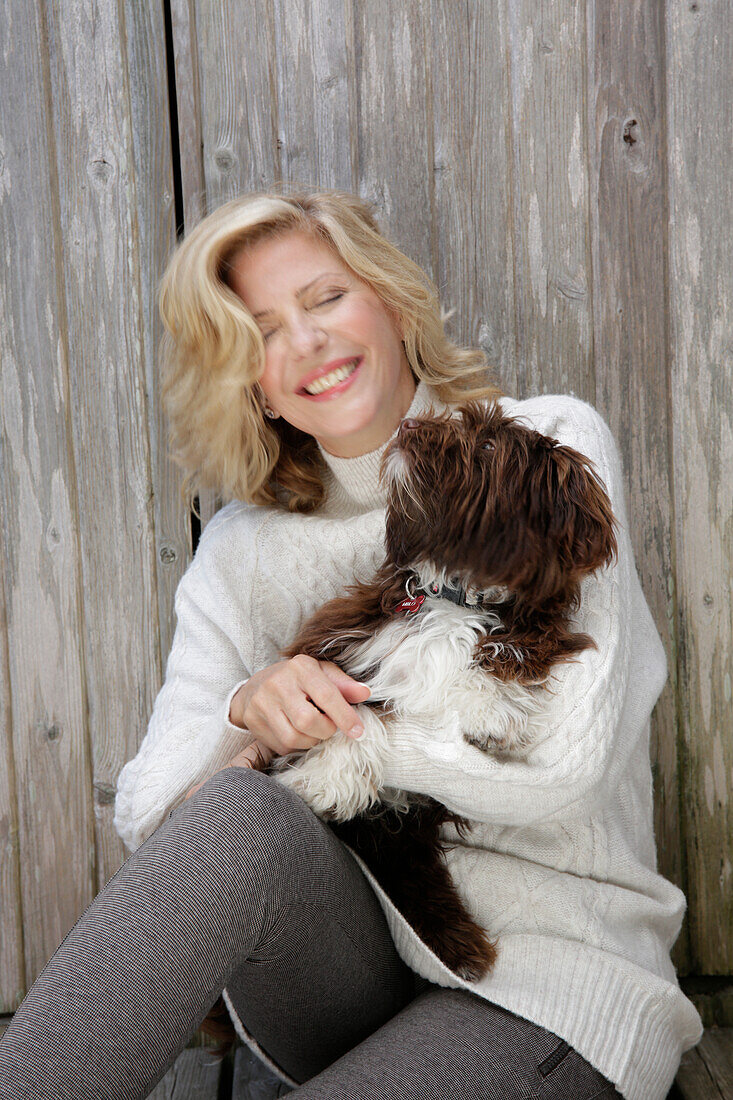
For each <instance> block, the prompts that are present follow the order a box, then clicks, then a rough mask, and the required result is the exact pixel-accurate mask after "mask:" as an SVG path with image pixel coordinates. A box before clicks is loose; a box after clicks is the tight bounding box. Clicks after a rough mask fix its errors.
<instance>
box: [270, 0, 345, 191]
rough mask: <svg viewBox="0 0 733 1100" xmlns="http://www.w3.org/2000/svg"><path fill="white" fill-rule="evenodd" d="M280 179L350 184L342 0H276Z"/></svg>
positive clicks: (309, 184) (308, 184)
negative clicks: (313, 0) (316, 1)
mask: <svg viewBox="0 0 733 1100" xmlns="http://www.w3.org/2000/svg"><path fill="white" fill-rule="evenodd" d="M272 13H273V14H272V18H273V31H274V46H275V53H274V59H275V80H276V96H277V143H278V151H279V159H280V164H279V177H280V178H281V179H283V180H287V181H288V182H290V183H293V184H295V185H301V186H304V187H314V186H315V187H328V188H331V187H342V188H345V189H347V190H350V189H351V186H352V181H353V179H354V178H355V174H356V172H355V168H356V148H355V141H354V136H355V127H354V121H355V120H354V110H355V94H354V93H355V89H354V85H353V81H351V80H350V79H349V76H350V73H349V69H350V66H349V57H350V55H352V56H353V40H352V36H353V28H352V26H351V23H350V20H349V5H347V4H344V3H343V2H342V0H318V3H316V4H314V3H313V2H312V0H273V8H272Z"/></svg>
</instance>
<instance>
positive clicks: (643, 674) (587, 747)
mask: <svg viewBox="0 0 733 1100" xmlns="http://www.w3.org/2000/svg"><path fill="white" fill-rule="evenodd" d="M546 400H547V401H548V402H553V401H554V402H556V403H558V406H559V408H560V410H561V411H560V415H559V416H557V417H556V418H555V419H554V420H553V423H552V425H551V426H550V428H549V429H548V427H547V426H546V425H545V424H542V426H541V427H540V430H542V431H546V432H547V434H549V435H552V436H554V437H555V438H556V439H558V440H559V441H560V442H561V443H565V444H567V445H569V446H572V447H575V448H576V449H577V450H578V451H580V452H581V453H583V454H585V455H587V456H588V458H590V459H591V460H592V462H593V463H594V465H595V468H596V471H597V473H598V474H599V476H600V477H601V478H602V480H603V482H604V484H605V486H606V490H607V492H608V495H609V498H610V501H611V506H612V508H613V511H614V514H615V516H616V518H617V520H618V528H617V541H618V558H617V560H616V561H615V562H612V563H611V564H610V565H608V566H606V567H604V568H603V569H601V570H598V571H596V573H594V574H592V575H591V576H589V577H586V578H585V579H584V580H583V582H582V583H581V603H580V607H579V609H578V611H577V612H576V614H575V617H574V623H575V625H576V628H577V629H579V630H584V631H587V632H588V633H589V634H590V635H591V637H592V638H593V639H594V641H595V642H596V644H597V647H598V648H597V649H587V650H584V651H583V652H582V653H581V654H579V655H578V656H577V657H576V659H575V660H574V661H572V662H571V661H567V662H563V663H562V664H560V665H558V666H557V667H556V670H555V672H554V674H553V677H552V684H551V686H552V694H548V695H547V696H546V698H547V720H546V734H545V735H544V736H542V737H541V738H540V739H539V740H538V741H537V743H536V744H535V746H534V748H533V749H532V751H531V752H530V753H529V754H528V755H527V757H526V758H525V759H523V760H510V761H499V760H497V759H496V758H494V757H492V756H491V755H489V754H487V753H485V752H483V751H482V750H481V749H479V748H477V747H476V746H473V745H470V744H468V743H467V742H465V741H464V740H463V738H462V736H461V732H460V730H458V729H456V730H455V731H452V732H451V736H450V737H449V738H448V739H447V740H446V738H445V737H444V736H443V737H433V738H431V737H430V735H429V732H427V733H426V731H425V730H418V729H417V728H416V729H408V728H405V726H404V725H402V724H401V725H400V728H399V729H398V730H396V731H395V735H394V737H393V738H392V739H391V747H392V752H391V753H390V759H389V762H388V767H387V773H386V777H385V784H386V785H388V786H390V787H397V788H401V789H403V790H407V791H417V792H420V793H423V794H428V795H431V796H432V797H433V798H435V799H437V800H438V801H439V802H441V803H442V804H443V805H445V806H447V807H448V808H449V809H450V810H453V811H455V812H457V813H460V814H462V815H464V816H465V817H467V818H468V819H469V820H474V821H481V822H489V823H497V824H505V825H531V824H533V823H535V822H539V821H542V820H549V819H552V818H562V819H567V818H568V817H572V816H574V815H575V814H578V815H581V814H583V813H587V811H588V807H589V806H590V807H591V808H596V807H599V806H600V805H601V804H602V802H603V801H604V800H605V797H606V796H607V795H608V793H609V791H611V790H612V789H613V787H614V785H615V784H616V782H617V781H618V777H619V775H620V774H621V773H622V772H623V770H624V769H625V767H626V766H627V765H628V760H629V757H630V755H631V753H632V752H633V750H634V747H635V744H636V743H637V741H638V739H639V737H641V736H642V735H643V734H644V732H645V730H646V728H647V726H648V721H649V717H650V714H651V710H652V708H653V706H654V703H655V702H656V699H657V698H658V696H659V694H660V692H661V690H662V687H663V685H664V682H665V680H666V677H667V668H666V656H665V651H664V647H663V645H662V642H661V639H660V638H659V635H658V633H657V631H656V628H655V626H654V623H653V620H652V618H651V614H650V612H649V609H648V607H647V605H646V602H645V600H644V596H643V593H642V590H641V586H640V584H639V579H638V575H637V573H636V568H635V565H634V560H633V551H632V548H631V543H630V539H629V534H628V528H627V520H626V507H625V501H624V488H623V472H622V465H621V459H620V456H619V451H618V447H617V445H616V442H615V440H614V438H613V435H612V433H611V431H610V429H609V428H608V425H607V424H606V423H605V421H604V420H603V418H602V417H601V416H600V414H599V413H598V412H596V410H595V409H593V408H592V406H590V405H588V404H586V403H585V402H583V401H580V400H579V399H577V398H569V397H564V398H557V397H555V398H547V399H546ZM533 426H535V427H539V426H540V425H539V424H537V423H536V424H534V425H533ZM630 676H633V677H634V679H635V682H634V685H633V687H634V691H629V681H630Z"/></svg>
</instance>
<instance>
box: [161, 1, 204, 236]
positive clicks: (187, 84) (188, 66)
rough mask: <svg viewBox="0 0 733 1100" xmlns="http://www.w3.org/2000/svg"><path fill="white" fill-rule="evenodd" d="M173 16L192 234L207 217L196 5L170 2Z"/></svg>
mask: <svg viewBox="0 0 733 1100" xmlns="http://www.w3.org/2000/svg"><path fill="white" fill-rule="evenodd" d="M170 12H171V34H172V36H173V64H174V70H175V73H174V75H175V94H176V113H177V116H178V130H177V139H178V153H179V168H180V174H181V188H182V192H183V196H182V197H183V229H184V230H185V231H186V232H188V230H190V229H192V228H193V227H194V225H196V223H197V222H199V221H200V220H201V218H203V216H204V214H205V213H206V186H205V183H204V164H203V157H202V152H203V148H202V146H203V138H202V134H201V90H200V87H199V44H198V39H197V26H196V2H195V0H170Z"/></svg>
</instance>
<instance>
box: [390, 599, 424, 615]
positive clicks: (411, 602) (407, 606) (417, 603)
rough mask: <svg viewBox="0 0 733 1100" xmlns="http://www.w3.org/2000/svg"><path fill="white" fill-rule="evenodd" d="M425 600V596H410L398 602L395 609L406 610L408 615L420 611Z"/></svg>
mask: <svg viewBox="0 0 733 1100" xmlns="http://www.w3.org/2000/svg"><path fill="white" fill-rule="evenodd" d="M424 602H425V597H424V596H413V597H412V598H410V597H409V596H408V597H407V599H404V600H402V601H401V602H400V603H398V604H397V607H396V608H395V611H405V612H406V613H407V614H408V615H411V614H412V613H413V612H415V611H419V609H420V608H421V607H422V605H423V603H424Z"/></svg>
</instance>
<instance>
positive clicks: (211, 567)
mask: <svg viewBox="0 0 733 1100" xmlns="http://www.w3.org/2000/svg"><path fill="white" fill-rule="evenodd" d="M206 541H207V542H208V541H209V540H206ZM212 559H213V560H212ZM215 569H216V565H215V555H212V553H211V549H210V548H209V547H208V545H204V540H203V539H202V541H201V542H200V543H199V547H198V549H197V553H196V555H195V556H194V559H193V561H192V562H191V564H190V566H189V568H188V570H187V571H186V573H184V575H183V577H182V578H181V580H180V582H179V585H178V588H177V590H176V595H175V602H174V607H175V611H176V618H177V625H176V630H175V633H174V637H173V644H172V646H171V650H170V654H169V656H168V661H167V665H166V672H165V680H164V683H163V685H162V687H161V689H160V691H159V693H158V695H157V697H156V700H155V704H154V707H153V712H152V715H151V718H150V722H149V724H148V729H147V733H146V735H145V737H144V739H143V742H142V744H141V745H140V748H139V750H138V753H137V755H136V756H135V757H134V758H133V759H132V760H130V761H128V763H127V764H125V766H124V767H123V768H122V771H121V772H120V774H119V776H118V779H117V797H116V800H115V815H114V820H113V823H114V827H115V829H116V830H117V832H118V834H119V836H120V837H121V838H122V840H123V841H124V843H125V845H126V847H127V848H129V849H130V850H132V851H134V850H135V849H136V848H138V847H139V846H140V845H141V844H142V842H143V841H144V840H145V839H147V837H148V836H150V834H151V833H152V832H154V831H155V829H157V828H158V826H159V825H160V824H161V823H162V822H163V821H164V820H165V818H166V817H167V816H168V815H169V814H170V812H171V810H172V809H174V808H175V806H177V805H178V804H179V803H180V802H182V801H183V800H184V798H185V795H186V792H187V791H188V789H189V788H190V787H192V786H193V785H194V784H196V783H198V782H200V781H201V780H204V779H207V778H208V777H209V776H211V775H213V773H214V772H216V771H218V770H219V769H220V768H223V767H224V766H225V765H226V764H227V763H228V762H229V761H230V760H231V759H232V757H234V756H236V755H237V753H239V752H240V751H241V750H242V749H243V748H244V747H245V746H246V745H247V744H249V743H250V742H251V741H252V740H253V735H252V734H250V733H249V731H247V730H242V729H240V728H239V727H238V726H235V725H234V724H233V723H232V722H230V721H229V704H230V702H231V698H232V696H233V694H234V691H235V689H236V688H237V687H238V686H239V685H240V684H241V683H242V682H244V680H245V679H246V678H247V676H248V671H247V669H246V668H245V666H244V664H243V661H242V658H241V656H240V654H239V651H238V650H237V647H236V646H235V644H234V643H233V641H232V640H231V637H230V631H229V628H228V623H227V612H228V610H229V609H228V608H227V606H226V602H225V600H224V599H222V597H221V594H220V593H218V590H217V587H216V584H215V583H214V582H215V575H214V574H215Z"/></svg>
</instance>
